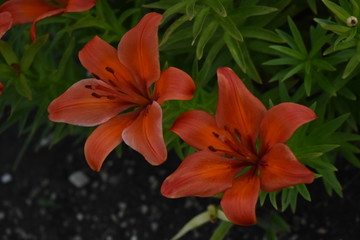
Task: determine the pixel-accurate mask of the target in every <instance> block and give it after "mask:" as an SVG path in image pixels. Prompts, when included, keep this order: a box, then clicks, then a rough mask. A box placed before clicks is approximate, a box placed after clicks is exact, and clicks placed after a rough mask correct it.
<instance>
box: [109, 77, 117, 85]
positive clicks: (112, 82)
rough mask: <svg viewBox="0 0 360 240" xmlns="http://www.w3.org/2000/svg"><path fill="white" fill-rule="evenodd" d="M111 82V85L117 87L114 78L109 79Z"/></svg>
mask: <svg viewBox="0 0 360 240" xmlns="http://www.w3.org/2000/svg"><path fill="white" fill-rule="evenodd" d="M109 83H110V84H111V86H113V87H117V85H116V83H114V81H113V80H111V79H109Z"/></svg>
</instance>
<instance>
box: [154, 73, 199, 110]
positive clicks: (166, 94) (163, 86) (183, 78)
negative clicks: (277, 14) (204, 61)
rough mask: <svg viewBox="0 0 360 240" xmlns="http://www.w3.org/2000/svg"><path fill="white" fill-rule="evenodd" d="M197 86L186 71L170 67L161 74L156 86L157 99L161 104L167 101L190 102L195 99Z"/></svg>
mask: <svg viewBox="0 0 360 240" xmlns="http://www.w3.org/2000/svg"><path fill="white" fill-rule="evenodd" d="M194 92H195V84H194V81H193V80H192V78H191V77H190V76H189V75H188V74H187V73H185V72H184V71H182V70H180V69H178V68H174V67H170V68H168V69H166V70H165V71H162V72H161V75H160V79H159V81H157V82H156V85H155V97H154V98H155V99H157V100H156V101H157V102H158V103H159V104H162V103H163V102H165V101H167V100H189V99H191V98H193V96H194Z"/></svg>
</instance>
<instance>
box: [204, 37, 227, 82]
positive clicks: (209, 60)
mask: <svg viewBox="0 0 360 240" xmlns="http://www.w3.org/2000/svg"><path fill="white" fill-rule="evenodd" d="M224 44H225V43H224V41H223V40H222V39H220V40H219V41H217V42H216V43H214V44H212V46H211V48H210V50H209V51H208V54H207V56H206V59H205V61H204V64H203V65H202V68H201V70H200V73H199V81H200V82H201V85H202V86H206V84H207V81H208V80H207V81H205V80H206V79H207V77H208V76H209V73H210V70H211V68H212V67H213V64H214V61H215V59H216V57H217V56H218V54H219V52H220V50H221V49H222V48H223V47H224Z"/></svg>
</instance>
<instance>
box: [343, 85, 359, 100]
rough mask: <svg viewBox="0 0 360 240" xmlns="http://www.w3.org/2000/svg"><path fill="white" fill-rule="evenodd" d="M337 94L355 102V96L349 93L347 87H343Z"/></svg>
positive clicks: (351, 92)
mask: <svg viewBox="0 0 360 240" xmlns="http://www.w3.org/2000/svg"><path fill="white" fill-rule="evenodd" d="M339 94H340V95H341V96H343V97H345V98H347V99H349V100H351V101H356V100H357V96H356V94H355V93H354V92H353V91H351V90H350V89H349V88H347V87H343V88H341V89H340V90H339Z"/></svg>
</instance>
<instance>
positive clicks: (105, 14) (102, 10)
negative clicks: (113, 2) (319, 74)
mask: <svg viewBox="0 0 360 240" xmlns="http://www.w3.org/2000/svg"><path fill="white" fill-rule="evenodd" d="M96 10H97V15H98V16H99V17H100V18H102V19H104V20H105V21H106V23H107V24H108V25H110V26H111V27H112V29H115V30H117V29H118V28H119V27H120V26H118V21H117V18H116V16H115V11H114V10H113V9H112V8H111V7H110V5H109V3H108V1H107V0H102V1H99V0H98V1H97V3H96Z"/></svg>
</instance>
